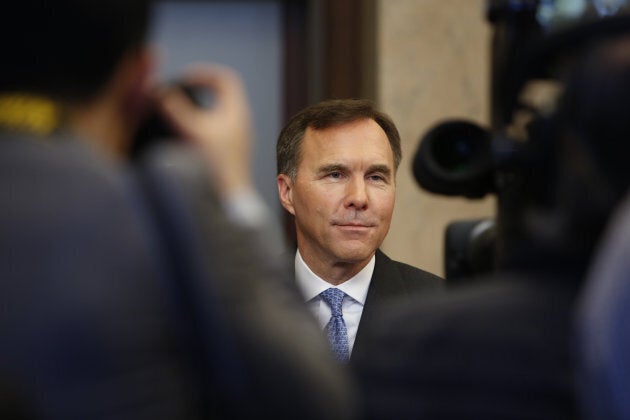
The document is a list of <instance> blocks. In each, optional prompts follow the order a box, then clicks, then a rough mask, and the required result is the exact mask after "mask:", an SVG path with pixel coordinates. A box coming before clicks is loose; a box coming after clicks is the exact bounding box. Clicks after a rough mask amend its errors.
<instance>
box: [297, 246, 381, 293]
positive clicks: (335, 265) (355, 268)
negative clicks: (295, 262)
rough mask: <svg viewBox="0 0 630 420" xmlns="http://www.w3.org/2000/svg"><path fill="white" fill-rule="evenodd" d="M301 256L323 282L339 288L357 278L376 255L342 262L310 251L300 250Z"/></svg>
mask: <svg viewBox="0 0 630 420" xmlns="http://www.w3.org/2000/svg"><path fill="white" fill-rule="evenodd" d="M298 250H299V251H300V256H301V257H302V259H303V260H304V263H305V264H306V265H307V266H308V268H310V269H311V271H312V272H313V273H315V274H316V275H317V276H318V277H320V278H321V279H322V280H324V281H326V282H327V283H330V284H331V285H333V286H338V285H340V284H342V283H344V282H346V281H348V280H350V279H351V278H352V277H354V276H356V275H357V273H359V271H361V270H363V269H364V268H365V266H366V265H367V264H368V263H369V262H370V260H371V259H372V257H373V256H374V254H372V255H370V256H369V257H368V258H366V259H365V260H361V261H340V260H337V259H330V258H327V257H320V256H315V255H314V254H313V253H310V252H309V251H308V250H303V249H301V248H299V246H298Z"/></svg>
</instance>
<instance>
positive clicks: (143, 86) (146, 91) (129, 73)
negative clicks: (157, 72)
mask: <svg viewBox="0 0 630 420" xmlns="http://www.w3.org/2000/svg"><path fill="white" fill-rule="evenodd" d="M154 67H155V59H154V55H153V52H152V51H151V50H150V49H149V48H142V49H140V50H137V51H133V52H130V53H129V54H128V56H127V57H126V58H125V62H124V64H123V68H122V71H121V73H122V74H121V75H120V77H121V79H122V81H121V84H122V100H123V106H122V109H123V111H124V112H125V115H126V117H127V118H129V120H130V122H136V121H137V120H139V119H140V117H141V116H142V115H143V114H144V112H145V110H146V107H147V105H148V99H149V97H150V89H151V86H150V81H151V80H150V79H151V77H152V75H153V70H154Z"/></svg>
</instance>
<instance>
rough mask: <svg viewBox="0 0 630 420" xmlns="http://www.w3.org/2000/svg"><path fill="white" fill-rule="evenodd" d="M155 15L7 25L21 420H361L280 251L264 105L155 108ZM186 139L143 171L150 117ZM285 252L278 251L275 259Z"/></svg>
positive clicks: (3, 81)
mask: <svg viewBox="0 0 630 420" xmlns="http://www.w3.org/2000/svg"><path fill="white" fill-rule="evenodd" d="M150 7H151V3H150V2H149V1H143V0H134V1H131V2H129V1H123V0H96V1H89V2H86V1H82V0H56V1H54V2H52V3H51V2H44V1H37V0H22V1H18V2H10V3H9V4H8V5H6V7H4V8H3V12H2V17H1V18H0V20H1V24H0V39H2V53H3V65H2V66H1V67H0V161H1V162H0V197H1V200H2V205H1V206H0V279H1V280H0V336H2V345H1V346H0V385H1V386H2V390H3V396H2V398H1V399H0V403H1V404H2V407H0V414H2V415H1V416H0V417H2V418H11V417H15V418H51V419H54V418H59V419H68V418H86V419H88V418H89V419H99V418H116V419H121V418H126V419H136V418H138V419H139V418H142V419H144V418H146V419H160V418H164V419H184V418H207V417H215V416H220V417H225V418H240V417H245V418H251V417H261V418H267V417H270V418H271V417H276V418H289V417H299V418H325V417H326V418H347V417H350V416H351V412H352V408H351V407H352V403H353V399H352V397H353V396H352V386H351V383H350V380H349V378H348V376H347V375H346V373H345V372H344V371H343V369H340V368H339V367H338V366H336V365H335V364H334V362H333V359H332V358H331V357H330V356H329V354H328V351H327V348H326V343H325V340H323V339H322V337H321V333H320V332H319V330H318V328H317V326H316V325H315V323H313V322H312V320H311V318H310V315H309V314H308V312H306V311H305V310H304V309H303V307H302V306H303V305H302V303H301V302H300V301H299V299H298V298H297V297H296V296H297V295H296V294H295V293H294V291H293V290H292V289H291V288H289V287H286V285H287V284H290V283H288V282H283V278H284V277H286V271H285V270H284V267H282V266H280V265H278V266H275V265H273V264H272V261H275V260H273V259H271V258H268V255H272V254H273V253H269V254H267V249H266V248H269V247H270V246H271V247H273V246H276V247H278V246H280V244H279V243H278V242H274V243H273V245H269V243H268V238H269V235H271V236H273V235H275V236H277V237H279V234H278V232H277V231H274V223H273V218H270V216H269V214H268V213H267V211H266V209H265V208H264V207H263V206H262V205H261V204H260V199H259V198H258V196H257V194H256V192H255V191H254V189H253V187H252V180H251V174H250V147H251V137H252V133H251V132H250V121H249V115H248V113H249V110H248V103H247V100H246V97H245V92H244V89H243V86H242V84H241V82H240V80H239V78H238V76H237V75H235V74H234V73H233V72H232V71H230V70H228V69H225V68H221V67H217V66H202V67H199V68H197V69H196V70H193V71H191V72H190V74H188V75H186V76H184V82H185V83H186V84H188V85H191V86H194V87H197V88H201V89H208V90H210V91H211V92H212V94H213V95H214V97H215V103H214V105H213V106H212V107H211V108H209V109H200V108H198V107H196V106H194V105H193V104H192V103H191V102H190V101H188V99H187V97H186V96H185V95H184V94H183V93H182V92H181V91H179V90H178V89H174V88H164V89H161V90H159V91H158V93H157V94H155V95H153V94H151V93H149V92H150V91H151V90H152V89H150V88H151V87H150V86H149V81H150V78H151V57H150V54H149V53H148V50H147V48H146V47H145V45H144V37H145V32H146V27H147V20H148V16H149V12H150ZM153 101H157V103H158V104H159V105H158V108H159V109H160V110H161V112H162V113H163V115H164V116H165V118H167V119H168V121H169V122H170V125H171V126H172V128H173V129H174V130H175V132H177V133H178V134H177V136H176V137H180V138H182V139H185V140H187V142H186V144H184V143H183V142H179V143H176V142H174V141H173V142H170V144H166V143H165V144H164V145H160V146H156V147H154V148H148V149H147V150H146V151H145V152H144V153H142V154H140V155H139V156H136V157H135V158H134V159H133V160H132V159H130V158H129V156H130V151H131V150H132V149H133V138H134V134H135V133H136V132H137V130H138V126H139V124H140V121H141V120H142V119H143V118H145V113H146V110H147V109H149V108H150V105H149V104H150V103H152V102H153ZM263 239H265V240H266V241H267V247H266V248H263V247H262V246H261V241H262V240H263Z"/></svg>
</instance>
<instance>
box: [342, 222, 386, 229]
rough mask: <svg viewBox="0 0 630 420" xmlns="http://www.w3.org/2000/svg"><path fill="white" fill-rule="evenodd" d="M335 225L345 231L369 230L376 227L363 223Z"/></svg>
mask: <svg viewBox="0 0 630 420" xmlns="http://www.w3.org/2000/svg"><path fill="white" fill-rule="evenodd" d="M333 225H334V226H335V227H337V228H340V229H343V230H356V231H361V230H367V229H370V228H373V227H375V226H376V225H374V224H372V223H361V222H356V223H354V222H351V223H333Z"/></svg>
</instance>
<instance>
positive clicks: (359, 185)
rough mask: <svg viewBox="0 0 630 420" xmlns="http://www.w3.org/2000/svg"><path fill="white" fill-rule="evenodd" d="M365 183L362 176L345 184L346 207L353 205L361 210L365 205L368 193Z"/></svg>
mask: <svg viewBox="0 0 630 420" xmlns="http://www.w3.org/2000/svg"><path fill="white" fill-rule="evenodd" d="M366 187H367V185H366V183H365V180H364V179H363V178H356V179H352V180H351V181H350V182H348V184H347V185H346V201H345V206H346V207H347V208H350V207H354V208H355V209H356V210H362V209H365V208H366V207H367V204H368V195H367V190H366Z"/></svg>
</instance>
